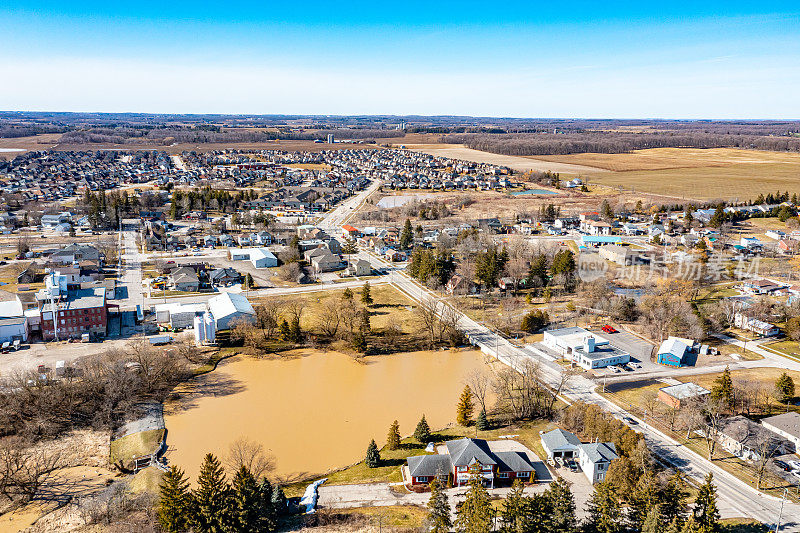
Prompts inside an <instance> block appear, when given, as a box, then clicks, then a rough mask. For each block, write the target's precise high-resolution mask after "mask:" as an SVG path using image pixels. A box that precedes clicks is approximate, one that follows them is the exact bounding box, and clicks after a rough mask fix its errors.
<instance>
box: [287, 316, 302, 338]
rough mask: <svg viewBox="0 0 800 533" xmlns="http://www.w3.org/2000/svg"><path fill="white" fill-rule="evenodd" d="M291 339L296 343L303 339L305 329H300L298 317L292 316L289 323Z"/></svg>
mask: <svg viewBox="0 0 800 533" xmlns="http://www.w3.org/2000/svg"><path fill="white" fill-rule="evenodd" d="M289 340H291V341H292V342H295V343H297V342H300V341H301V340H303V330H301V329H300V320H299V319H298V318H297V317H292V322H291V323H290V324H289Z"/></svg>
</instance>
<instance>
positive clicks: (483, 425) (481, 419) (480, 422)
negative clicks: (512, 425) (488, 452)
mask: <svg viewBox="0 0 800 533" xmlns="http://www.w3.org/2000/svg"><path fill="white" fill-rule="evenodd" d="M475 427H476V428H477V429H478V430H479V431H486V430H487V429H489V420H487V419H486V411H485V410H483V409H481V412H480V413H478V418H477V419H475Z"/></svg>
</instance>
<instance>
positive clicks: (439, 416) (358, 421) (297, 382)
mask: <svg viewBox="0 0 800 533" xmlns="http://www.w3.org/2000/svg"><path fill="white" fill-rule="evenodd" d="M302 353H303V354H304V356H302V357H297V358H293V359H271V360H264V359H261V360H259V359H254V358H248V357H237V358H235V359H232V360H229V361H227V362H224V363H223V364H222V365H220V367H219V368H218V369H217V370H216V371H214V372H212V373H210V374H206V375H205V376H204V377H203V378H202V380H201V383H198V384H197V386H195V387H193V390H192V391H186V392H184V393H183V394H182V397H181V399H180V400H177V401H174V402H171V403H170V404H168V405H167V406H166V409H165V411H166V425H167V431H168V433H167V444H168V452H167V459H168V460H169V462H170V464H175V465H177V466H179V467H181V468H183V469H184V470H186V473H187V474H188V475H189V476H191V478H192V479H193V480H194V479H195V478H196V476H197V472H198V470H199V466H200V462H201V460H202V458H203V455H205V454H206V453H207V452H213V453H215V454H217V455H218V456H219V457H222V456H224V455H225V453H226V451H227V450H228V447H229V446H230V444H231V443H232V442H233V441H235V440H236V439H238V438H240V437H242V436H245V437H247V438H249V439H251V440H253V441H256V442H259V443H261V444H263V446H264V448H266V449H268V450H269V452H270V453H271V454H272V455H273V456H274V458H275V462H276V467H277V469H276V472H275V474H276V475H277V476H279V477H294V476H297V475H303V474H307V473H323V472H327V471H328V470H331V469H334V468H338V467H342V466H345V465H348V464H351V463H354V462H356V461H359V460H360V459H361V458H362V457H363V455H364V452H365V451H366V448H367V444H368V443H369V439H371V438H374V439H375V441H376V442H377V443H378V446H383V444H384V443H385V441H386V433H387V432H388V428H389V425H390V424H391V423H392V421H393V420H395V419H397V420H398V421H399V422H400V433H401V434H402V435H409V434H411V433H413V431H414V427H416V424H417V421H418V420H419V418H420V416H421V415H422V414H423V413H424V414H425V416H426V418H427V419H428V423H429V424H430V426H431V428H439V427H444V426H446V425H448V424H451V423H453V422H454V419H455V406H456V402H457V400H458V396H459V394H460V393H461V391H462V389H463V388H464V384H463V378H464V377H465V376H466V375H467V374H468V373H469V372H470V371H472V370H473V369H476V368H483V369H486V370H487V371H488V367H487V365H488V363H487V359H486V357H485V356H484V355H483V354H482V353H481V352H480V351H473V350H470V351H458V352H451V351H437V352H413V353H406V354H397V355H388V356H377V357H370V358H367V359H366V363H365V364H364V363H360V362H357V361H354V360H353V359H351V358H350V357H348V356H347V355H343V354H340V353H336V352H327V353H320V352H315V351H311V350H308V351H303V352H302Z"/></svg>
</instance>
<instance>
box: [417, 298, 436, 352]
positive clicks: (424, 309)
mask: <svg viewBox="0 0 800 533" xmlns="http://www.w3.org/2000/svg"><path fill="white" fill-rule="evenodd" d="M441 308H442V303H441V302H440V301H438V300H434V299H433V298H428V299H425V300H423V301H421V302H420V303H419V305H418V306H417V307H416V309H414V312H415V313H416V315H417V318H418V319H419V321H420V322H421V323H422V328H423V329H424V330H425V332H426V333H427V334H428V342H429V344H430V346H431V347H433V346H434V345H435V344H436V340H437V337H438V336H439V326H440V324H441V321H440V319H439V313H440V312H441Z"/></svg>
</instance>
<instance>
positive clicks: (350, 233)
mask: <svg viewBox="0 0 800 533" xmlns="http://www.w3.org/2000/svg"><path fill="white" fill-rule="evenodd" d="M360 235H361V232H360V231H358V230H357V229H356V228H354V227H353V226H351V225H349V224H345V225H344V226H342V236H343V237H344V238H345V239H355V238H357V237H359V236H360Z"/></svg>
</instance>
